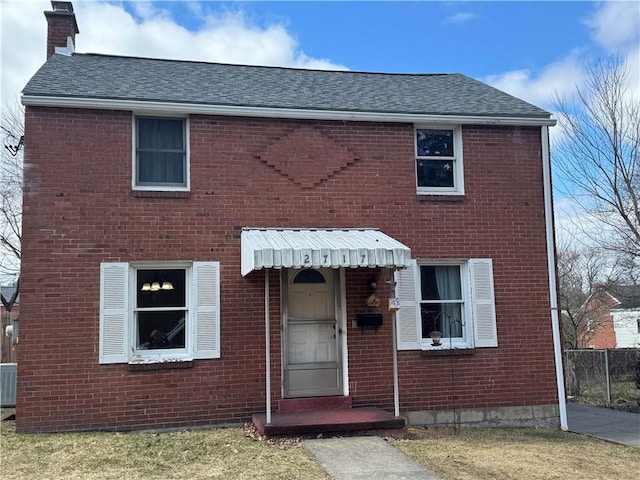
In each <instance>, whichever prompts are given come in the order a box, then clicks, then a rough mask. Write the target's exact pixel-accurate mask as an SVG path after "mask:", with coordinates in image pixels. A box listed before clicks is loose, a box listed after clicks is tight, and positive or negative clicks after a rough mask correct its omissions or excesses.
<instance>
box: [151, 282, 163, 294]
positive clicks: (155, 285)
mask: <svg viewBox="0 0 640 480" xmlns="http://www.w3.org/2000/svg"><path fill="white" fill-rule="evenodd" d="M160 288H161V287H160V282H153V283H152V284H151V289H150V290H151V291H152V292H157V291H158V290H160Z"/></svg>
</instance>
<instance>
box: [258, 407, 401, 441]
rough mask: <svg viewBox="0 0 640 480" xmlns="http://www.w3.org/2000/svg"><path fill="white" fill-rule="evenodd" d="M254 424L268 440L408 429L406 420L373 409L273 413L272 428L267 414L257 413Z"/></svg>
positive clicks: (378, 409)
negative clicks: (320, 434) (309, 435)
mask: <svg viewBox="0 0 640 480" xmlns="http://www.w3.org/2000/svg"><path fill="white" fill-rule="evenodd" d="M252 421H253V425H254V426H255V427H256V429H257V430H258V431H259V432H260V433H261V434H262V435H267V436H273V435H307V434H317V433H344V432H352V433H354V432H364V431H371V430H376V431H379V430H385V431H388V430H400V429H403V428H404V426H405V423H404V418H401V417H394V416H393V414H391V413H389V412H387V411H385V410H382V409H380V408H373V407H367V408H345V409H334V410H315V411H306V412H297V413H272V414H271V423H269V424H267V423H266V422H267V420H266V414H264V413H256V414H254V415H253V417H252Z"/></svg>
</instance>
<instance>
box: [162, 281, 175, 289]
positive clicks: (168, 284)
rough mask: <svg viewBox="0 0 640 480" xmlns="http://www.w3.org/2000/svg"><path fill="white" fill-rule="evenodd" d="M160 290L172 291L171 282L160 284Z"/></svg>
mask: <svg viewBox="0 0 640 480" xmlns="http://www.w3.org/2000/svg"><path fill="white" fill-rule="evenodd" d="M160 288H162V290H173V283H171V282H162V287H160Z"/></svg>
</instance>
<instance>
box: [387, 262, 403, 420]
mask: <svg viewBox="0 0 640 480" xmlns="http://www.w3.org/2000/svg"><path fill="white" fill-rule="evenodd" d="M389 271H390V272H391V280H390V281H389V285H390V289H389V290H390V295H389V297H391V298H395V296H396V281H395V278H394V273H393V270H389ZM396 317H397V316H396V312H395V311H394V312H392V313H391V336H392V337H393V339H392V344H393V414H394V416H396V417H399V416H400V394H399V387H398V338H397V335H396V329H397V328H398V327H397V325H396Z"/></svg>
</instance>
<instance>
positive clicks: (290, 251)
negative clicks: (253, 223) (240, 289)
mask: <svg viewBox="0 0 640 480" xmlns="http://www.w3.org/2000/svg"><path fill="white" fill-rule="evenodd" d="M240 244H241V253H242V265H241V268H242V276H243V277H244V276H246V275H247V274H249V273H250V272H252V271H253V270H260V269H263V268H321V267H331V268H358V267H360V268H376V267H383V268H387V267H388V268H395V267H404V266H405V265H407V264H408V263H409V260H410V259H411V250H410V249H409V247H407V246H406V245H404V244H402V243H400V242H399V241H397V240H395V239H393V238H391V237H390V236H388V235H385V234H384V233H382V232H381V231H380V230H376V229H356V228H354V229H293V228H292V229H276V228H266V229H265V228H244V229H243V230H242V235H241V240H240Z"/></svg>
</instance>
